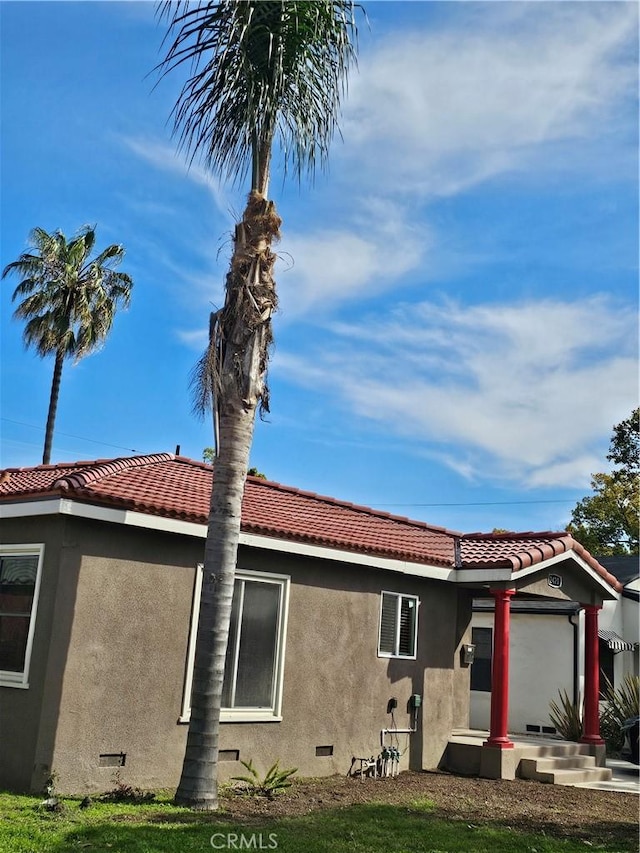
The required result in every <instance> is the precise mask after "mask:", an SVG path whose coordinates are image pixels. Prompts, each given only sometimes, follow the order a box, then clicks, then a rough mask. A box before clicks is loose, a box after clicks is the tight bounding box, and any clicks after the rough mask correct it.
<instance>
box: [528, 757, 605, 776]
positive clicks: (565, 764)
mask: <svg viewBox="0 0 640 853" xmlns="http://www.w3.org/2000/svg"><path fill="white" fill-rule="evenodd" d="M525 762H526V764H527V766H528V765H530V764H533V765H535V769H536V770H538V771H540V772H547V771H549V770H577V769H578V768H595V767H596V759H595V756H593V755H556V756H554V757H553V758H523V759H522V763H523V764H525Z"/></svg>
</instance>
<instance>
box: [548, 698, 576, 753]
mask: <svg viewBox="0 0 640 853" xmlns="http://www.w3.org/2000/svg"><path fill="white" fill-rule="evenodd" d="M558 694H559V696H560V705H558V703H557V702H555V701H554V700H553V699H552V700H551V702H550V703H549V707H550V708H551V713H550V714H549V718H550V719H551V722H552V723H553V725H554V726H555V728H556V731H557V732H558V734H560V735H562V737H563V738H564V739H565V740H575V741H579V740H580V738H581V737H582V703H578V704H576V703H575V702H573V701H572V700H571V699H569V696H568V694H567V692H566V690H559V691H558Z"/></svg>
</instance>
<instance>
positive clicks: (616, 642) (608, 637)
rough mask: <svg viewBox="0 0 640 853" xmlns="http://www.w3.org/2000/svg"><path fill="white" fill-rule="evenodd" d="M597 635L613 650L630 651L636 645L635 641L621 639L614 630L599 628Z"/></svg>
mask: <svg viewBox="0 0 640 853" xmlns="http://www.w3.org/2000/svg"><path fill="white" fill-rule="evenodd" d="M598 636H599V637H600V639H601V640H604V642H605V643H606V644H607V645H608V646H609V648H610V649H611V650H612V651H614V652H632V651H633V650H634V649H635V647H636V644H635V643H628V642H627V641H626V640H623V639H622V637H619V636H618V635H617V634H616V632H615V631H604V630H602V629H600V630H598Z"/></svg>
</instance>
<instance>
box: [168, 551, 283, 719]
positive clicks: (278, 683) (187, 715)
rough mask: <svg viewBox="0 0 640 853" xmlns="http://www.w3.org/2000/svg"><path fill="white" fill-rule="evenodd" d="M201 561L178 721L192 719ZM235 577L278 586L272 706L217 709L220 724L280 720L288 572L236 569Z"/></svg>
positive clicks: (194, 592) (200, 590)
mask: <svg viewBox="0 0 640 853" xmlns="http://www.w3.org/2000/svg"><path fill="white" fill-rule="evenodd" d="M203 573H204V564H203V563H199V564H198V566H197V567H196V577H195V582H194V587H193V607H192V611H191V625H190V628H189V644H188V651H187V669H186V674H185V679H184V690H183V694H182V709H181V711H180V717H179V718H178V722H180V723H188V722H189V720H190V719H191V688H192V686H193V665H194V662H195V657H196V638H197V634H198V616H199V613H200V598H201V595H202V577H203ZM235 577H236V579H237V580H238V579H239V580H248V581H263V582H265V583H277V584H280V586H281V593H280V595H281V606H280V608H279V611H278V625H277V629H276V630H277V642H276V671H275V687H274V702H273V709H265V708H238V709H236V708H223V709H222V711H221V712H220V722H222V723H252V722H265V723H269V722H270V723H277V722H280V721H281V720H282V691H283V685H284V661H285V655H286V640H287V620H288V616H289V587H290V583H291V578H290V577H289V575H279V574H274V573H271V572H255V571H251V570H249V569H238V570H236V573H235Z"/></svg>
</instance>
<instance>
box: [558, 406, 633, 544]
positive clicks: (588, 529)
mask: <svg viewBox="0 0 640 853" xmlns="http://www.w3.org/2000/svg"><path fill="white" fill-rule="evenodd" d="M639 416H640V410H639V409H636V410H635V411H634V412H632V413H631V415H630V416H629V417H628V418H627V419H626V420H624V421H622V422H621V423H619V424H618V425H617V426H615V427H614V430H613V436H612V439H611V445H610V448H609V453H608V454H607V459H608V460H609V461H611V462H613V463H614V466H615V467H614V468H613V470H612V472H611V473H609V474H593V475H592V477H591V488H592V490H593V494H592V495H589V496H587V497H585V498H583V499H582V500H581V501H579V502H578V504H577V506H576V507H575V508H574V510H573V512H572V514H571V523H570V524H569V526H568V528H567V529H568V530H569V532H570V533H571V534H572V535H573V536H575V538H576V539H578V541H579V542H581V544H582V545H584V546H585V548H587V549H588V550H589V551H591V553H592V554H597V555H600V556H611V555H616V554H638V553H639V546H638V538H639V537H638V528H639V511H640V431H639Z"/></svg>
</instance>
